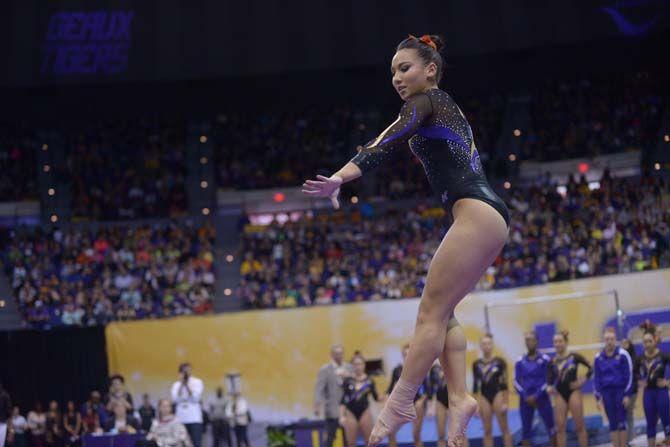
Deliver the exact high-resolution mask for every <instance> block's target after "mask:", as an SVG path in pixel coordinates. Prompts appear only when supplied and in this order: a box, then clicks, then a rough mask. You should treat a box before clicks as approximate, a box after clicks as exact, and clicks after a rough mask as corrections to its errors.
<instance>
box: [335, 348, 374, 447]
mask: <svg viewBox="0 0 670 447" xmlns="http://www.w3.org/2000/svg"><path fill="white" fill-rule="evenodd" d="M351 366H352V367H353V370H354V374H353V377H350V378H348V379H346V380H345V381H344V384H343V387H344V394H343V395H342V403H341V405H340V425H341V426H342V427H343V428H344V436H345V438H346V445H347V446H348V447H354V446H355V445H356V438H357V437H358V432H359V430H360V431H361V432H363V436H364V438H366V439H367V438H368V437H369V436H370V432H371V431H372V415H371V414H370V397H372V398H373V399H374V400H379V396H377V388H375V383H374V382H373V381H372V379H371V378H370V377H368V375H367V374H365V358H363V355H362V354H361V353H360V352H356V353H355V354H354V356H353V357H352V359H351Z"/></svg>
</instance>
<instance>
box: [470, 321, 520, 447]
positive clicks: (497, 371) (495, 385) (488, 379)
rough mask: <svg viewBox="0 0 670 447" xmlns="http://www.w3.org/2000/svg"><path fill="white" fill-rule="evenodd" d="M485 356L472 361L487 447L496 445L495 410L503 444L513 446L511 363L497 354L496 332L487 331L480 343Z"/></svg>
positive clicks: (508, 446)
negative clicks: (510, 395) (510, 418)
mask: <svg viewBox="0 0 670 447" xmlns="http://www.w3.org/2000/svg"><path fill="white" fill-rule="evenodd" d="M479 347H480V348H481V350H482V358H480V359H477V360H475V362H474V363H473V364H472V392H473V393H474V394H475V395H478V399H477V400H478V401H479V410H480V411H481V418H482V423H483V424H484V447H493V414H494V413H495V415H496V419H497V420H498V425H499V426H500V431H501V432H502V434H503V445H504V446H505V447H512V434H511V433H510V431H509V426H508V424H507V408H508V407H509V391H508V390H507V363H506V362H505V360H503V359H501V358H500V357H494V356H493V335H491V334H486V335H484V336H483V337H482V339H481V341H480V342H479Z"/></svg>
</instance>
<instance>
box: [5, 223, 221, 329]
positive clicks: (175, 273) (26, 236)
mask: <svg viewBox="0 0 670 447" xmlns="http://www.w3.org/2000/svg"><path fill="white" fill-rule="evenodd" d="M214 238H215V234H214V228H213V227H212V226H211V224H209V223H204V224H202V225H196V224H192V223H169V224H154V225H137V226H127V225H116V226H109V227H104V228H99V229H97V230H92V229H80V228H69V229H53V230H43V229H40V228H21V229H16V230H12V231H11V232H10V233H9V235H8V237H7V240H6V241H5V244H4V245H5V247H4V248H3V251H2V256H3V260H4V266H5V271H6V273H7V274H8V276H9V279H10V282H11V287H12V289H13V291H14V296H15V298H16V300H17V302H18V306H19V309H20V311H21V313H22V314H23V316H24V319H25V321H26V324H27V325H29V326H30V327H35V328H51V327H56V326H62V325H97V324H105V323H107V322H110V321H116V320H133V319H140V318H160V317H169V316H174V315H184V314H202V313H207V312H210V311H211V309H212V299H213V293H214V283H215V274H214V272H215V270H214Z"/></svg>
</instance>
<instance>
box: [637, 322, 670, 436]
mask: <svg viewBox="0 0 670 447" xmlns="http://www.w3.org/2000/svg"><path fill="white" fill-rule="evenodd" d="M640 328H641V329H642V330H643V331H644V335H643V336H642V343H643V344H644V354H642V356H641V357H640V360H639V367H640V379H641V381H642V384H643V386H644V393H643V399H642V403H643V405H644V415H645V418H646V419H647V444H648V446H649V447H654V446H655V445H656V424H657V423H658V420H659V419H660V420H661V426H662V427H663V431H664V434H665V445H670V400H669V398H668V386H670V380H668V379H666V378H665V373H666V368H668V366H669V365H670V355H668V354H666V353H664V352H661V350H660V349H658V342H659V337H658V333H657V332H656V326H654V325H653V324H652V323H651V322H650V321H646V322H644V323H643V324H642V325H641V326H640Z"/></svg>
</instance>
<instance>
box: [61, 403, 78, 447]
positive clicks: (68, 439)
mask: <svg viewBox="0 0 670 447" xmlns="http://www.w3.org/2000/svg"><path fill="white" fill-rule="evenodd" d="M63 428H64V429H65V430H64V438H65V446H66V447H73V446H80V445H81V430H82V429H81V414H80V413H79V412H78V411H77V409H76V407H75V405H74V402H73V401H71V400H69V401H68V402H67V407H66V410H65V414H64V415H63Z"/></svg>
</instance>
